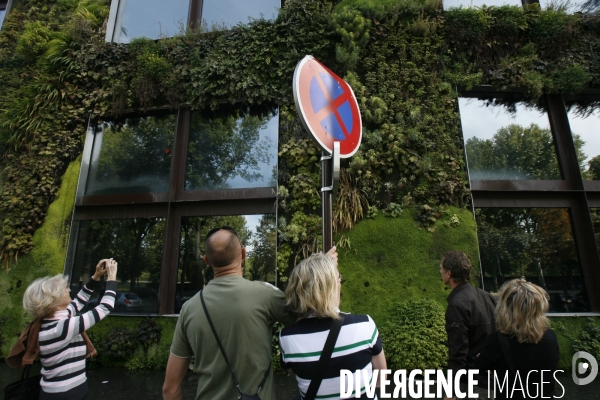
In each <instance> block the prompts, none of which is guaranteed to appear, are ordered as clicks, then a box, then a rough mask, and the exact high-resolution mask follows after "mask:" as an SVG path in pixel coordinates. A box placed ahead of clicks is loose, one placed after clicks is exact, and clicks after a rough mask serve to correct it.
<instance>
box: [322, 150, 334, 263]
mask: <svg viewBox="0 0 600 400" xmlns="http://www.w3.org/2000/svg"><path fill="white" fill-rule="evenodd" d="M331 164H332V157H331V155H330V154H329V153H328V152H326V151H325V150H323V151H322V152H321V215H322V218H323V252H324V253H326V252H328V251H329V250H330V249H331V248H332V247H333V206H332V201H331V191H332V182H331V170H332V168H331Z"/></svg>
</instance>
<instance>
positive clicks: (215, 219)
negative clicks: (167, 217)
mask: <svg viewBox="0 0 600 400" xmlns="http://www.w3.org/2000/svg"><path fill="white" fill-rule="evenodd" d="M220 226H230V227H231V228H233V229H235V231H236V232H237V233H238V235H239V237H240V239H241V241H242V244H244V245H246V244H247V243H249V242H250V240H251V237H252V232H250V230H249V229H248V227H247V225H246V219H245V218H244V217H243V216H240V215H234V216H209V217H186V218H182V219H181V238H180V240H181V242H180V247H179V272H178V276H177V294H181V293H183V292H187V291H190V290H196V291H197V290H200V289H202V288H203V287H204V285H205V283H207V282H208V281H210V280H211V279H212V278H213V271H212V268H210V267H208V266H207V265H206V264H205V263H204V260H203V259H202V256H203V255H204V254H205V251H204V241H205V239H206V234H207V233H208V231H210V230H211V229H213V228H217V227H220Z"/></svg>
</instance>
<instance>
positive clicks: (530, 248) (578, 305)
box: [475, 208, 589, 312]
mask: <svg viewBox="0 0 600 400" xmlns="http://www.w3.org/2000/svg"><path fill="white" fill-rule="evenodd" d="M475 219H476V221H477V237H478V239H479V252H480V257H481V266H482V271H483V274H484V284H485V288H486V289H487V290H490V291H493V292H495V291H497V290H498V288H499V287H500V286H501V285H502V283H504V282H506V281H508V280H511V279H515V278H520V277H522V276H524V277H526V278H527V280H528V281H530V282H533V283H535V284H537V285H539V286H541V287H543V288H544V289H545V290H546V291H547V292H548V294H549V295H550V311H551V312H582V311H589V307H588V300H587V295H586V292H585V284H584V280H583V276H582V272H581V265H580V263H579V257H578V255H577V248H576V246H575V241H574V239H573V229H572V227H571V217H570V214H569V210H568V209H566V208H477V209H476V210H475Z"/></svg>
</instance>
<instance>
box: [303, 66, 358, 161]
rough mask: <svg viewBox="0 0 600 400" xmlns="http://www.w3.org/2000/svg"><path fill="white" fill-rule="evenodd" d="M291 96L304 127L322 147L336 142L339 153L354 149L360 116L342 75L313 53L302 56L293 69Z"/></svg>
mask: <svg viewBox="0 0 600 400" xmlns="http://www.w3.org/2000/svg"><path fill="white" fill-rule="evenodd" d="M293 90H294V100H295V102H296V107H297V108H298V113H299V114H300V119H301V120H302V123H303V124H304V127H305V128H306V129H307V130H308V131H309V132H310V133H312V135H313V137H314V138H315V140H316V141H317V142H318V143H319V145H320V146H321V147H322V148H323V149H324V150H326V151H328V152H330V153H332V152H333V142H335V141H338V142H340V157H341V158H347V157H351V156H352V155H354V153H356V151H357V150H358V147H359V146H360V141H361V139H362V120H361V117H360V110H359V109H358V103H357V101H356V97H355V96H354V92H353V91H352V88H351V87H350V85H348V84H347V83H346V82H345V81H344V80H343V79H342V78H340V77H339V76H337V75H336V74H334V73H333V72H331V71H330V70H329V69H328V68H327V67H326V66H324V65H323V64H321V63H320V62H319V61H317V60H316V59H315V58H314V57H313V56H305V57H304V58H303V59H302V60H301V61H300V62H299V63H298V65H297V66H296V71H295V72H294V84H293Z"/></svg>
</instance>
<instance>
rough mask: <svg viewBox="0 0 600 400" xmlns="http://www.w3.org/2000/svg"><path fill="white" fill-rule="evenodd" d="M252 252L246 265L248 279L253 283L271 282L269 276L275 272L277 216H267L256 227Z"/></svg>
mask: <svg viewBox="0 0 600 400" xmlns="http://www.w3.org/2000/svg"><path fill="white" fill-rule="evenodd" d="M251 244H252V251H251V252H250V253H249V254H248V262H247V263H246V274H247V278H248V279H250V280H253V281H265V280H269V279H268V278H269V274H272V273H273V272H274V271H275V264H276V261H277V259H276V257H277V254H276V251H277V250H276V246H277V228H276V223H275V214H265V215H263V216H262V218H261V219H260V222H259V224H258V226H257V227H256V234H254V235H253V237H252V241H251Z"/></svg>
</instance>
